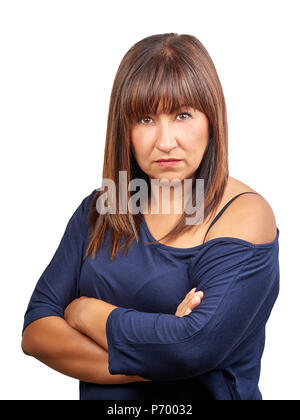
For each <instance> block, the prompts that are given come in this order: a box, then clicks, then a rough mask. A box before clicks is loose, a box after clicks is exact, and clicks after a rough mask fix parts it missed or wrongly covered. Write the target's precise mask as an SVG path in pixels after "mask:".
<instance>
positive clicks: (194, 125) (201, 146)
mask: <svg viewBox="0 0 300 420" xmlns="http://www.w3.org/2000/svg"><path fill="white" fill-rule="evenodd" d="M208 140H209V121H208V118H207V117H206V115H205V114H203V113H202V112H200V111H198V110H194V109H192V108H189V107H186V106H182V108H181V109H180V111H179V113H176V114H171V115H168V114H162V113H157V115H145V116H144V117H143V118H142V119H141V120H140V121H137V122H136V123H134V124H133V125H132V127H131V147H132V152H133V154H134V157H135V159H136V161H137V163H138V165H139V166H140V168H141V169H142V170H143V171H144V172H145V173H146V174H147V175H148V176H149V177H150V179H151V178H154V179H162V178H166V179H167V180H168V181H170V182H171V181H172V180H173V179H175V178H177V179H180V180H184V179H188V178H190V179H192V178H193V177H194V173H195V171H196V170H197V168H198V166H199V165H200V163H201V160H202V157H203V155H204V152H205V149H206V146H207V144H208ZM172 158H174V159H180V160H179V161H178V162H177V163H176V164H173V165H172V166H166V165H164V166H162V165H159V164H158V163H157V160H159V159H172Z"/></svg>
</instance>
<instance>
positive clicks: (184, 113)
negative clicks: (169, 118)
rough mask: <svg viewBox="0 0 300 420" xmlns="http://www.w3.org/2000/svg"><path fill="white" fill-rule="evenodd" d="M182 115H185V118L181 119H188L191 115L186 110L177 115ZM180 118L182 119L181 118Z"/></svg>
mask: <svg viewBox="0 0 300 420" xmlns="http://www.w3.org/2000/svg"><path fill="white" fill-rule="evenodd" d="M182 115H187V118H183V120H188V119H189V118H190V117H191V114H188V113H187V112H182V113H181V114H178V115H177V117H179V116H182ZM180 120H181V121H182V119H181V118H180Z"/></svg>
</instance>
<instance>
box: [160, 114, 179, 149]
mask: <svg viewBox="0 0 300 420" xmlns="http://www.w3.org/2000/svg"><path fill="white" fill-rule="evenodd" d="M156 147H157V149H159V150H160V151H161V152H164V153H169V152H170V151H171V150H173V149H174V148H175V147H177V141H176V139H175V136H174V132H173V130H172V127H171V126H170V122H169V121H168V119H167V120H164V121H160V122H159V123H158V124H157V139H156Z"/></svg>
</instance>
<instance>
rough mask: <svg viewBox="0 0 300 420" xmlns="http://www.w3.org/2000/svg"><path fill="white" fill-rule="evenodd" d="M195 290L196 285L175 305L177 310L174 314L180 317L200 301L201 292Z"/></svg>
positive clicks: (189, 311)
mask: <svg viewBox="0 0 300 420" xmlns="http://www.w3.org/2000/svg"><path fill="white" fill-rule="evenodd" d="M195 290H196V287H194V289H192V290H190V291H189V292H188V293H187V294H186V296H185V298H184V299H183V301H182V302H181V303H180V304H179V305H178V306H177V310H176V312H175V315H176V316H179V317H182V316H185V315H188V314H190V313H191V312H192V310H193V309H194V308H195V307H196V306H198V305H199V303H201V300H202V298H203V292H202V291H199V292H196V293H195Z"/></svg>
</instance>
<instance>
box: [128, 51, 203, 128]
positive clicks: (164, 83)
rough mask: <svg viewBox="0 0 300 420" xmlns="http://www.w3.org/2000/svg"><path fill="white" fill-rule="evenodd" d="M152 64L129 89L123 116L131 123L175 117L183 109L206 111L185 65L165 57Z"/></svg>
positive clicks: (144, 67) (130, 84) (141, 71)
mask: <svg viewBox="0 0 300 420" xmlns="http://www.w3.org/2000/svg"><path fill="white" fill-rule="evenodd" d="M148 64H150V63H148ZM151 64H152V65H151ZM151 64H150V65H148V66H142V68H141V70H140V71H139V73H138V74H136V75H135V78H134V79H132V80H131V81H130V83H129V86H127V96H126V99H125V100H124V101H123V104H122V114H123V116H124V117H125V119H126V120H127V121H128V123H129V124H133V123H136V122H137V121H139V120H140V119H141V118H145V117H146V116H148V115H157V114H159V113H164V114H173V113H176V112H178V111H180V110H181V108H182V107H191V108H193V109H198V110H199V111H202V109H203V108H202V105H201V101H199V99H200V98H199V91H198V89H197V83H196V82H195V81H194V79H193V78H192V77H191V75H190V74H185V73H184V71H183V67H182V65H181V63H178V62H177V61H175V60H166V57H164V60H160V61H159V62H158V63H151ZM154 64H155V65H154Z"/></svg>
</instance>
